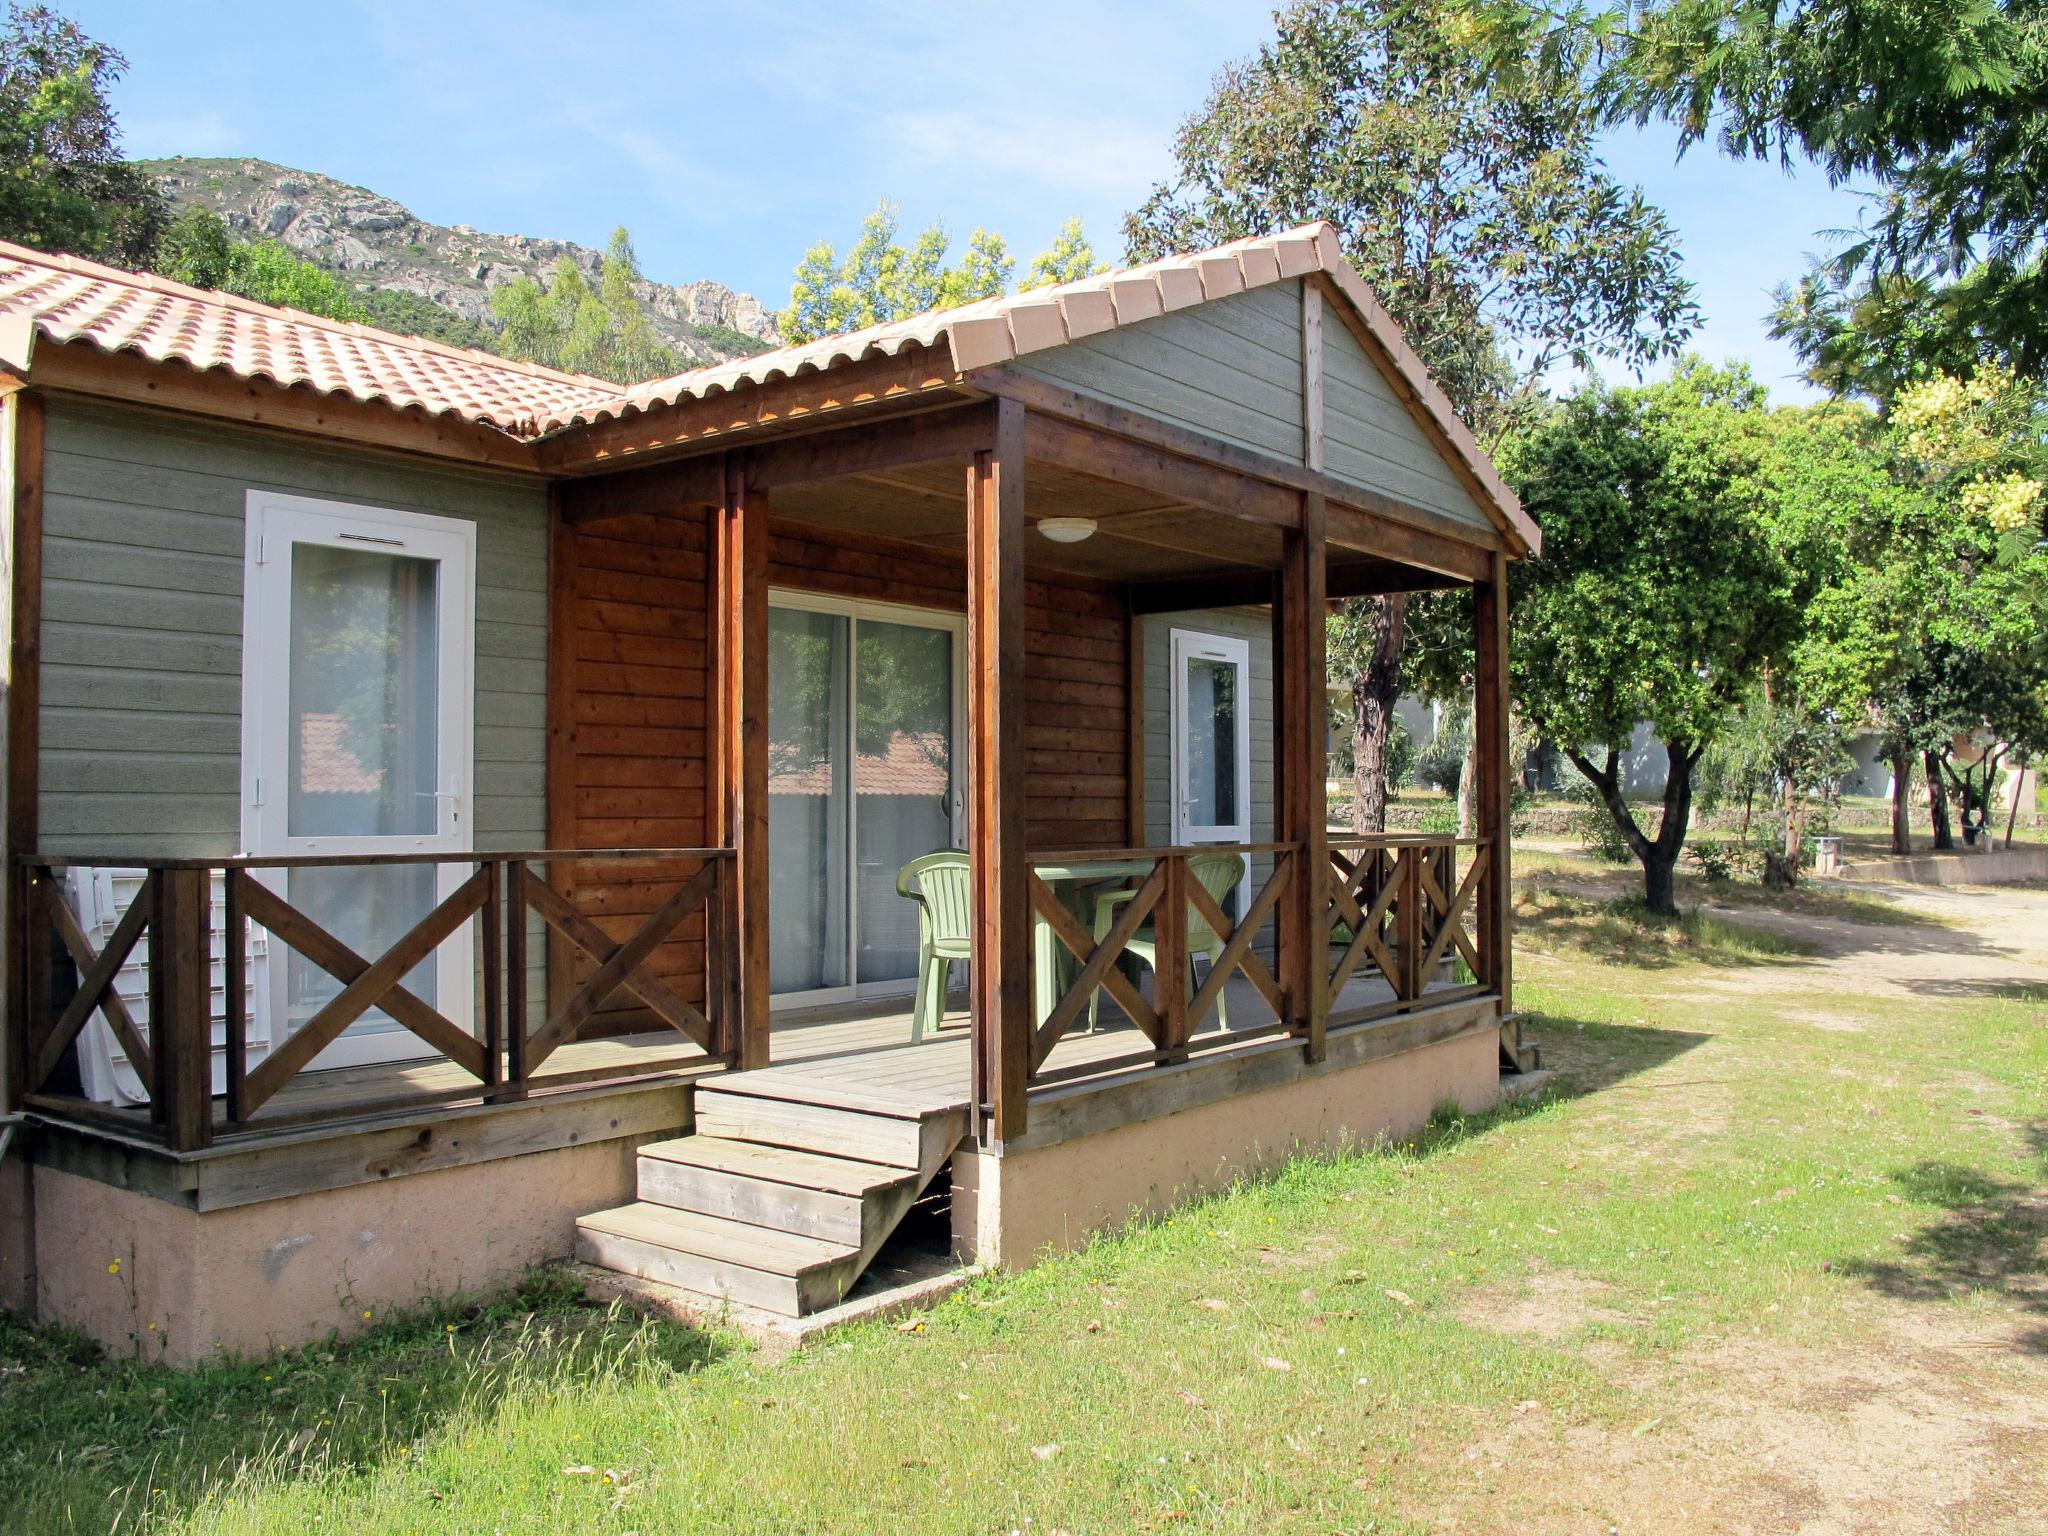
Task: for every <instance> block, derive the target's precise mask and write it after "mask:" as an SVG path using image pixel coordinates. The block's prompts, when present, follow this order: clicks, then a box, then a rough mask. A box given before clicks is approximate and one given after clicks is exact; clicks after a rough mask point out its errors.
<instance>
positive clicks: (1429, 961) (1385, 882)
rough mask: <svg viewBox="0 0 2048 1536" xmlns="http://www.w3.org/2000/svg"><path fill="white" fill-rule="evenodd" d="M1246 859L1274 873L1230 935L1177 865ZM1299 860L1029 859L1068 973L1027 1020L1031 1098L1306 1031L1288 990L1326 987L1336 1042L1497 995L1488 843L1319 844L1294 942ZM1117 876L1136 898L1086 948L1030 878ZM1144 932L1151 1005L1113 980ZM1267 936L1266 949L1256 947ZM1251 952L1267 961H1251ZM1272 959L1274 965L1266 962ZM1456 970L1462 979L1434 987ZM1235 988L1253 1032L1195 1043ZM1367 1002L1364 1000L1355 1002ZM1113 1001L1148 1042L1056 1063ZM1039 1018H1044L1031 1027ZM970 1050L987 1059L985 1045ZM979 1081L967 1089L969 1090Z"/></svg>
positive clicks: (1392, 839)
mask: <svg viewBox="0 0 2048 1536" xmlns="http://www.w3.org/2000/svg"><path fill="white" fill-rule="evenodd" d="M1217 853H1223V854H1229V853H1237V854H1242V855H1244V856H1245V857H1246V859H1247V860H1248V861H1251V863H1250V866H1249V867H1252V868H1256V867H1257V862H1258V861H1260V860H1261V859H1263V860H1268V861H1270V867H1269V869H1268V870H1267V872H1266V873H1265V876H1264V879H1263V880H1262V881H1260V882H1259V883H1258V885H1257V887H1256V890H1255V892H1254V894H1253V895H1252V897H1251V899H1250V900H1249V901H1248V902H1247V903H1246V904H1245V908H1244V912H1243V915H1242V916H1241V917H1239V918H1238V919H1237V920H1236V921H1234V922H1233V921H1232V920H1231V919H1230V917H1229V916H1228V915H1227V914H1226V913H1225V912H1224V911H1223V910H1222V909H1221V908H1220V907H1219V905H1218V904H1217V903H1216V901H1215V900H1214V899H1213V898H1212V897H1211V896H1210V895H1209V893H1208V892H1207V891H1206V890H1204V889H1203V888H1202V886H1201V885H1200V883H1199V882H1197V881H1196V880H1195V879H1194V878H1193V877H1192V876H1191V875H1190V873H1189V861H1190V860H1191V859H1194V858H1198V857H1201V856H1203V855H1206V854H1217ZM1307 857H1308V851H1307V850H1306V849H1305V848H1304V847H1303V845H1301V844H1299V843H1254V844H1242V845H1235V844H1233V845H1203V846H1198V847H1187V848H1132V849H1090V850H1084V851H1078V852H1060V853H1034V854H1032V855H1031V856H1030V858H1029V861H1028V862H1029V864H1030V866H1031V868H1030V870H1029V872H1028V874H1027V876H1026V881H1027V891H1028V894H1029V898H1030V906H1031V913H1032V916H1033V918H1034V920H1035V921H1036V922H1037V923H1039V924H1042V925H1043V928H1044V930H1045V931H1047V932H1049V933H1050V934H1051V936H1052V939H1053V940H1054V941H1055V942H1056V944H1057V945H1058V947H1059V949H1060V951H1061V952H1062V953H1063V954H1064V955H1066V956H1070V957H1071V959H1070V960H1069V961H1068V964H1069V965H1070V966H1071V967H1074V968H1075V969H1074V972H1073V975H1072V978H1071V980H1069V981H1067V982H1066V984H1065V985H1064V987H1063V988H1062V989H1061V990H1060V991H1059V994H1058V996H1057V997H1055V998H1053V999H1050V1000H1049V1001H1048V1000H1045V999H1040V1000H1039V1001H1038V1002H1037V1004H1035V1006H1034V1015H1033V1031H1032V1040H1031V1052H1030V1064H1031V1071H1030V1077H1029V1082H1030V1084H1031V1086H1032V1087H1033V1088H1034V1089H1038V1088H1045V1087H1051V1086H1053V1085H1056V1084H1060V1083H1065V1082H1071V1081H1073V1080H1075V1079H1077V1078H1083V1077H1099V1076H1103V1075H1107V1074H1111V1073H1121V1072H1129V1071H1134V1070H1141V1069H1143V1068H1146V1067H1152V1066H1165V1065H1170V1064H1173V1063H1175V1062H1179V1061H1184V1060H1187V1059H1188V1058H1189V1057H1190V1056H1193V1055H1196V1054H1200V1053H1206V1052H1211V1051H1220V1050H1230V1049H1233V1048H1236V1047H1238V1046H1241V1045H1245V1044H1247V1043H1250V1042H1253V1041H1257V1040H1261V1039H1265V1038H1270V1037H1272V1036H1275V1035H1286V1034H1293V1035H1300V1036H1304V1037H1306V1036H1307V1035H1308V1034H1309V1031H1310V1025H1309V1014H1310V999H1309V998H1308V997H1306V996H1300V995H1292V994H1291V993H1290V990H1289V987H1288V985H1287V980H1288V978H1291V977H1295V976H1297V975H1298V976H1301V977H1303V978H1305V984H1306V985H1309V986H1316V987H1320V988H1321V989H1322V997H1321V999H1320V1003H1321V1006H1322V1008H1323V1010H1325V1013H1326V1019H1325V1024H1324V1027H1325V1028H1327V1029H1342V1028H1347V1027H1353V1026H1360V1025H1364V1024H1368V1023H1371V1022H1372V1021H1374V1020H1376V1019H1381V1018H1385V1017H1387V1016H1388V1015H1391V1014H1396V1013H1403V1012H1408V1011H1411V1010H1412V1009H1413V1008H1414V1007H1416V1006H1417V1005H1418V1003H1420V1002H1421V1001H1422V1000H1423V999H1424V998H1425V996H1426V997H1427V1000H1428V1001H1429V1002H1430V1003H1435V1002H1438V1001H1443V1002H1449V1001H1453V1000H1455V999H1457V998H1460V997H1467V996H1478V995H1483V994H1485V993H1488V992H1491V991H1494V990H1496V988H1497V979H1498V976H1499V974H1500V969H1499V963H1498V960H1497V957H1495V956H1494V955H1492V954H1491V953H1489V951H1488V947H1487V946H1488V944H1489V941H1490V936H1489V933H1488V929H1487V927H1486V925H1485V924H1484V923H1483V922H1480V921H1477V918H1478V912H1479V904H1480V899H1481V891H1482V889H1483V887H1484V886H1485V884H1486V882H1487V879H1488V876H1489V871H1490V870H1491V869H1492V844H1491V843H1490V842H1489V840H1487V839H1485V838H1445V837H1427V836H1401V835H1389V836H1379V837H1366V838H1357V837H1343V836H1342V835H1339V834H1333V835H1332V837H1331V840H1330V843H1329V845H1328V853H1327V857H1328V861H1329V862H1328V866H1327V871H1326V876H1325V879H1326V884H1327V887H1328V891H1327V897H1326V899H1325V900H1324V902H1323V903H1322V904H1321V906H1320V909H1319V912H1320V916H1319V918H1318V919H1315V920H1312V921H1310V923H1309V924H1308V932H1307V933H1306V934H1305V935H1304V936H1303V938H1302V939H1301V940H1300V941H1297V940H1296V939H1295V938H1294V937H1293V936H1292V934H1291V931H1290V929H1289V926H1288V924H1287V923H1286V922H1284V921H1283V920H1282V915H1283V913H1284V911H1285V910H1286V905H1285V904H1287V897H1288V895H1289V892H1290V891H1291V890H1292V889H1293V885H1294V882H1295V881H1296V880H1298V879H1303V878H1309V877H1308V876H1305V875H1304V874H1303V870H1304V869H1305V867H1306V864H1305V861H1306V859H1307ZM1074 864H1084V865H1094V866H1097V867H1101V866H1107V865H1123V866H1128V867H1129V868H1128V872H1127V873H1122V874H1119V876H1118V877H1117V878H1116V879H1115V880H1113V881H1109V882H1107V883H1109V884H1114V885H1121V886H1128V887H1133V888H1135V892H1136V894H1135V895H1133V896H1132V897H1131V899H1130V900H1129V901H1128V902H1127V903H1125V904H1124V905H1123V907H1122V910H1121V912H1120V913H1119V915H1118V917H1117V920H1116V922H1115V924H1114V925H1113V926H1112V927H1111V928H1109V930H1108V931H1107V932H1106V933H1105V934H1104V935H1103V936H1102V938H1101V939H1100V940H1097V938H1096V937H1095V934H1094V931H1093V929H1092V928H1091V927H1089V926H1088V925H1087V924H1085V923H1084V922H1083V921H1082V919H1081V918H1080V916H1079V915H1077V914H1076V912H1075V911H1074V910H1073V908H1072V907H1071V906H1070V905H1069V904H1068V902H1067V901H1066V900H1063V899H1062V896H1061V893H1060V892H1059V891H1058V890H1056V889H1055V888H1054V886H1053V885H1052V884H1049V883H1048V882H1047V881H1046V880H1045V879H1042V878H1041V877H1040V871H1041V870H1043V869H1045V868H1047V867H1048V866H1068V865H1074ZM1196 920H1199V921H1200V922H1202V923H1204V924H1207V925H1208V927H1209V928H1210V929H1212V930H1213V931H1214V932H1215V933H1216V935H1217V936H1218V937H1219V938H1220V939H1221V940H1222V941H1223V942H1222V949H1221V951H1220V953H1219V955H1218V956H1217V958H1216V960H1215V962H1214V963H1213V964H1212V965H1211V966H1210V968H1209V970H1208V972H1207V974H1206V975H1205V976H1203V977H1202V979H1201V981H1200V984H1199V985H1198V986H1192V985H1191V984H1190V983H1189V982H1188V981H1187V976H1188V944H1189V928H1190V925H1191V923H1192V922H1194V921H1196ZM1140 933H1148V934H1149V936H1150V937H1151V939H1152V942H1153V946H1154V956H1153V958H1154V959H1156V962H1157V963H1156V965H1153V966H1151V967H1150V969H1151V970H1152V971H1153V974H1154V983H1153V987H1152V996H1151V998H1150V999H1149V1000H1148V999H1147V997H1146V996H1145V994H1144V992H1143V991H1142V990H1141V989H1140V988H1139V987H1138V986H1137V985H1136V984H1135V983H1134V982H1133V981H1132V979H1131V978H1130V977H1129V976H1127V975H1125V974H1124V967H1123V961H1124V959H1125V957H1126V955H1127V954H1129V953H1130V944H1131V941H1132V939H1133V938H1135V937H1136V936H1138V935H1139V934H1140ZM1262 938H1265V939H1267V940H1268V941H1269V942H1266V943H1263V944H1262V943H1261V939H1262ZM1296 942H1305V943H1306V944H1307V945H1308V947H1309V950H1310V954H1309V956H1308V958H1307V961H1306V963H1304V964H1299V965H1297V964H1296V963H1295V962H1294V959H1293V957H1292V956H1291V955H1290V954H1289V952H1288V949H1289V946H1290V945H1292V944H1294V943H1296ZM1262 951H1263V952H1262ZM1268 955H1270V956H1271V959H1272V963H1271V964H1269V963H1268V959H1267V956H1268ZM1459 962H1462V964H1463V967H1464V975H1463V976H1457V975H1446V974H1445V973H1446V971H1447V970H1448V969H1449V968H1450V967H1452V966H1453V965H1454V964H1456V963H1459ZM1375 975H1377V976H1378V977H1379V978H1380V979H1381V980H1382V981H1383V982H1384V983H1385V986H1384V989H1375V990H1378V991H1379V995H1373V994H1372V992H1365V995H1363V996H1355V997H1354V998H1353V999H1352V1000H1351V1001H1349V1002H1348V1003H1347V1002H1346V1001H1345V994H1346V991H1347V988H1352V986H1353V983H1355V982H1358V981H1362V980H1365V979H1368V978H1371V977H1373V976H1375ZM1236 976H1242V977H1243V978H1244V979H1245V980H1246V981H1247V982H1249V983H1250V985H1251V988H1252V990H1253V991H1254V992H1255V993H1256V994H1257V995H1258V996H1259V997H1260V998H1261V999H1263V1000H1264V1002H1265V1003H1266V1005H1267V1007H1268V1008H1269V1009H1270V1010H1271V1011H1270V1013H1268V1014H1265V1015H1263V1016H1262V1017H1261V1018H1260V1019H1259V1020H1258V1021H1257V1022H1255V1023H1250V1024H1244V1023H1239V1022H1237V1021H1233V1022H1232V1023H1231V1025H1230V1027H1229V1028H1227V1029H1218V1030H1213V1031H1210V1032H1208V1033H1203V1032H1202V1031H1203V1030H1204V1027H1205V1026H1206V1025H1207V1024H1208V1023H1209V1022H1210V1020H1211V1018H1212V1016H1213V1015H1214V1013H1215V1011H1216V1004H1217V1001H1218V999H1219V998H1220V997H1221V996H1222V994H1223V990H1224V988H1225V987H1227V986H1228V985H1229V984H1230V981H1231V979H1232V978H1233V977H1236ZM1355 990H1357V991H1365V989H1355ZM1098 993H1100V994H1102V996H1103V997H1105V998H1107V999H1109V1000H1113V1001H1114V1002H1115V1003H1116V1005H1117V1006H1118V1008H1120V1009H1121V1010H1122V1012H1123V1015H1124V1017H1125V1018H1127V1019H1128V1020H1129V1021H1130V1022H1131V1023H1132V1024H1134V1025H1136V1026H1137V1028H1138V1030H1139V1031H1140V1033H1142V1034H1143V1036H1144V1037H1145V1041H1146V1045H1147V1048H1146V1049H1143V1050H1139V1051H1134V1052H1124V1053H1120V1054H1114V1055H1106V1056H1100V1057H1091V1058H1090V1059H1087V1060H1083V1061H1075V1062H1067V1063H1053V1062H1052V1057H1053V1053H1054V1050H1055V1048H1056V1047H1057V1046H1058V1045H1059V1043H1060V1042H1061V1041H1062V1040H1063V1039H1065V1038H1067V1036H1068V1035H1069V1033H1070V1032H1071V1031H1072V1030H1073V1028H1074V1026H1075V1024H1076V1022H1077V1021H1078V1020H1079V1019H1080V1018H1081V1017H1082V1015H1083V1014H1084V1012H1085V1011H1086V1010H1087V1008H1088V1006H1089V1004H1090V1001H1091V999H1094V998H1096V996H1097V994H1098ZM1041 1013H1042V1016H1040V1014H1041ZM977 1047H978V1048H980V1049H983V1050H984V1051H985V1050H986V1046H985V1044H984V1043H983V1042H977ZM981 1080H982V1079H981V1078H980V1077H979V1076H978V1078H977V1081H981Z"/></svg>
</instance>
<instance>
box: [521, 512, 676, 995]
mask: <svg viewBox="0 0 2048 1536" xmlns="http://www.w3.org/2000/svg"><path fill="white" fill-rule="evenodd" d="M708 543H709V530H708V528H707V526H706V522H705V519H704V517H703V515H702V514H701V513H696V512H690V513H677V514H644V513H643V514H634V515H631V516H627V517H620V518H615V519H610V520H607V521H605V522H602V523H595V524H591V525H589V526H587V527H570V526H563V525H558V526H557V529H556V534H555V539H554V543H553V553H554V560H553V569H552V570H551V571H550V572H549V591H550V602H549V614H548V641H549V646H550V649H551V653H552V654H553V656H554V658H555V665H554V666H553V667H551V668H550V672H549V698H548V717H549V730H548V800H549V804H548V841H549V843H550V845H552V846H554V847H557V848H636V847H637V848H647V847H671V848H695V847H702V846H705V845H706V844H707V843H709V842H711V841H713V837H712V832H711V823H710V820H709V818H708V812H707V804H706V796H707V788H706V786H707V782H708V778H709V775H708V771H707V763H708V755H709V748H710V744H711V737H710V733H709V730H708V710H709V705H708V696H709V693H710V661H711V652H710V647H709V646H708V644H707V642H706V633H707V629H708V623H709V620H708V614H707V611H706V603H707V599H708V587H707V566H708V554H707V547H708ZM689 873H690V871H688V870H679V871H676V872H675V873H673V874H670V875H668V876H666V877H665V878H661V879H621V880H593V879H592V878H590V877H589V872H588V871H585V872H582V877H581V878H572V879H570V880H567V881H564V882H562V883H563V884H564V886H565V888H566V889H567V891H568V893H569V894H570V896H571V898H572V899H573V900H574V901H575V902H576V904H577V905H578V906H579V907H581V908H582V909H583V910H584V911H585V912H586V913H588V914H590V916H591V917H592V918H593V919H594V920H595V921H596V922H597V924H598V926H599V927H600V928H602V929H603V930H604V931H605V933H606V934H607V935H608V936H609V937H610V938H611V939H612V940H613V941H614V942H620V941H623V940H624V939H626V938H628V937H630V936H631V934H632V933H633V931H634V930H635V929H636V928H638V927H639V925H640V924H641V922H643V921H644V920H645V919H646V918H647V916H648V915H649V914H651V913H652V912H654V911H655V909H656V908H657V907H659V906H660V904H661V903H662V902H663V901H664V900H666V899H667V897H668V896H669V894H670V893H671V892H672V891H673V890H674V889H675V886H676V883H677V881H678V879H679V878H687V876H688V874H689ZM560 952H561V951H560V945H559V941H558V943H557V946H556V951H555V954H556V955H559V954H560ZM553 958H554V956H551V959H553ZM653 969H654V972H655V974H656V975H657V976H658V977H660V979H662V980H663V981H665V982H667V983H668V984H669V985H670V986H671V987H673V988H674V989H675V990H676V991H677V992H678V993H679V994H681V996H683V997H684V998H685V999H687V1000H688V1001H690V1002H693V1003H700V1004H701V1003H702V1001H703V998H704V922H703V918H702V916H701V915H698V916H693V917H691V918H690V919H689V920H688V921H687V922H685V923H684V925H683V927H682V928H681V929H680V930H678V932H677V935H676V937H675V938H674V939H672V940H671V941H670V942H668V943H667V944H664V945H663V946H662V947H661V948H660V950H658V951H657V952H656V955H655V958H654V962H653ZM551 970H553V971H554V974H555V975H556V976H557V978H558V979H557V981H556V984H555V985H556V996H557V997H558V998H559V996H560V995H561V991H562V989H563V987H564V986H565V985H566V984H567V983H566V982H565V981H564V980H563V979H561V978H564V977H571V976H573V977H577V978H580V977H582V976H584V975H587V974H588V972H589V970H590V965H589V963H588V962H587V960H585V959H584V958H583V957H581V956H578V957H576V961H575V963H573V964H571V965H569V966H566V967H559V968H558V967H551ZM613 1013H614V1014H615V1015H616V1016H614V1017H612V1018H610V1019H608V1022H609V1023H610V1024H611V1025H612V1026H613V1027H628V1026H631V1027H646V1026H647V1024H648V1023H649V1022H650V1021H649V1020H647V1019H645V1018H644V1017H642V1015H643V1013H644V1010H640V1009H638V1008H637V1007H631V1008H629V1007H625V1006H623V1004H620V1005H617V1006H616V1007H615V1009H614V1010H613Z"/></svg>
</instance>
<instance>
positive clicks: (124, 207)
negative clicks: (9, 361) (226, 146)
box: [0, 3, 170, 267]
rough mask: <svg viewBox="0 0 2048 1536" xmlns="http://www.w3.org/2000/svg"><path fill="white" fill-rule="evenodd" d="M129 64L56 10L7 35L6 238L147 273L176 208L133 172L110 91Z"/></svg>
mask: <svg viewBox="0 0 2048 1536" xmlns="http://www.w3.org/2000/svg"><path fill="white" fill-rule="evenodd" d="M127 67H128V61H127V60H126V59H124V58H123V57H122V56H121V55H120V54H119V53H118V52H116V51H115V50H114V49H112V48H109V47H107V46H106V45H105V44H104V43H97V42H94V41H93V40H92V39H91V38H89V37H87V36H86V35H85V33H84V32H82V31H80V30H79V28H78V26H77V24H76V23H74V22H71V21H67V20H66V19H65V18H63V17H62V16H59V15H58V14H57V13H56V12H55V11H53V10H51V9H50V8H49V7H48V6H43V5H29V6H24V5H19V4H13V3H10V4H9V5H8V7H7V24H6V28H5V30H4V31H0V238H5V239H8V240H15V241H19V242H20V243H21V244H23V245H32V246H35V247H37V248H39V249H41V250H46V251H70V252H73V253H75V254H77V255H81V256H93V257H98V258H100V259H101V260H104V261H110V262H113V263H115V264H116V265H119V266H124V267H137V266H146V265H148V263H149V259H150V256H151V255H152V253H153V252H154V251H155V249H156V243H157V240H158V237H159V236H160V235H161V234H162V232H163V229H164V226H165V225H166V224H167V223H168V222H169V218H170V210H169V205H168V204H167V203H166V202H165V201H164V197H163V194H162V193H161V192H160V191H158V190H157V185H156V183H155V182H154V181H153V180H151V179H150V177H149V176H148V174H147V173H146V172H143V171H140V170H138V169H136V168H135V167H134V166H131V165H127V164H124V163H123V162H122V159H121V146H120V132H119V130H118V128H117V127H116V126H115V123H114V112H113V108H112V106H111V105H109V103H108V101H107V91H108V89H109V88H110V87H111V86H112V85H113V84H114V82H115V81H116V80H118V79H119V78H120V77H121V72H122V71H123V70H124V69H126V68H127Z"/></svg>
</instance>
